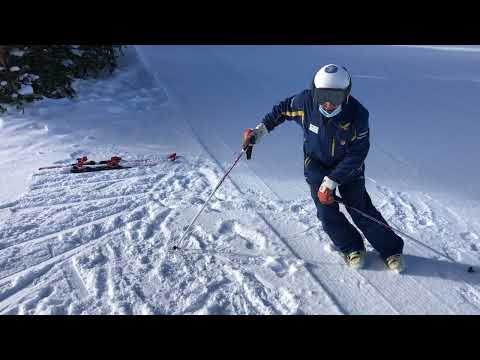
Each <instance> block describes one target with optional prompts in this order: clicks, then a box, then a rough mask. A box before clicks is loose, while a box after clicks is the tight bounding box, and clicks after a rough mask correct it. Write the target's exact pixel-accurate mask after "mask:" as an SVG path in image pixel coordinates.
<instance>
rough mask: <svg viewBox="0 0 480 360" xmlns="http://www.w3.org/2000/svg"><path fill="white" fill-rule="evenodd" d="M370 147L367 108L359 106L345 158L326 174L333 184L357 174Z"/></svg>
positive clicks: (345, 180)
mask: <svg viewBox="0 0 480 360" xmlns="http://www.w3.org/2000/svg"><path fill="white" fill-rule="evenodd" d="M369 149H370V131H369V125H368V110H367V109H365V108H364V107H361V108H360V109H359V110H358V113H357V119H356V120H355V130H354V135H353V137H352V139H351V140H350V144H349V147H348V149H347V151H346V154H345V158H344V159H343V160H342V161H341V162H340V163H339V164H338V165H337V166H336V167H335V169H334V170H333V171H332V172H331V173H330V174H329V175H328V178H329V179H330V180H331V181H332V182H333V185H338V184H343V183H345V182H347V181H348V180H350V179H352V178H353V177H355V176H357V175H358V174H359V173H360V171H361V169H362V166H363V163H364V161H365V159H366V157H367V154H368V150H369Z"/></svg>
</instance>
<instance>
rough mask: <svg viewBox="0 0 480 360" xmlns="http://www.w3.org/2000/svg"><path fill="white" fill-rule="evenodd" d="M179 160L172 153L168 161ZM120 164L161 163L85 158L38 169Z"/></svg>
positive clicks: (150, 160) (156, 160)
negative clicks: (71, 162)
mask: <svg viewBox="0 0 480 360" xmlns="http://www.w3.org/2000/svg"><path fill="white" fill-rule="evenodd" d="M176 158H177V154H176V153H171V154H168V156H167V159H168V160H170V161H175V160H176ZM112 162H113V163H114V164H120V162H121V165H122V166H124V165H125V166H130V164H131V165H137V164H142V163H152V164H153V163H155V164H158V163H159V162H160V161H159V160H158V159H155V160H154V159H137V160H124V159H122V158H121V157H119V156H112V158H111V159H110V160H101V161H98V162H96V161H94V160H88V158H87V157H86V156H83V157H81V158H78V159H77V162H76V163H75V164H63V165H52V166H44V167H40V168H38V170H49V169H63V168H68V167H78V168H80V167H83V166H95V167H96V166H104V165H108V164H112Z"/></svg>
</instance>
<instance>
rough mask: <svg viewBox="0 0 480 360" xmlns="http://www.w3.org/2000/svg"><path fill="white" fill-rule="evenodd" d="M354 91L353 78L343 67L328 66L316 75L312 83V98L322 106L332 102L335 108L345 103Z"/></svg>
mask: <svg viewBox="0 0 480 360" xmlns="http://www.w3.org/2000/svg"><path fill="white" fill-rule="evenodd" d="M351 89H352V78H351V77H350V74H349V73H348V70H347V69H346V68H345V67H343V66H338V65H335V64H328V65H325V66H324V67H322V68H321V69H320V70H318V71H317V73H316V74H315V76H314V78H313V81H312V96H313V99H314V101H315V102H316V103H317V104H318V105H320V104H322V103H325V102H327V101H328V102H331V103H332V104H334V105H335V106H340V105H342V104H343V103H345V102H346V101H347V99H348V96H349V95H350V91H351Z"/></svg>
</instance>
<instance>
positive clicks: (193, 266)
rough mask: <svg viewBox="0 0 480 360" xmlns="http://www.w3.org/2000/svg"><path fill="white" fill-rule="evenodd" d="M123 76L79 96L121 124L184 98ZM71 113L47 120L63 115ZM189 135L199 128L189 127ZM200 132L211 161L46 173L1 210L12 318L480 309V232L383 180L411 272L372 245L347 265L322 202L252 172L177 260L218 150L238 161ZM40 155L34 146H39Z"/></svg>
mask: <svg viewBox="0 0 480 360" xmlns="http://www.w3.org/2000/svg"><path fill="white" fill-rule="evenodd" d="M139 74H140V75H141V72H140V73H139ZM140 75H138V74H137V75H135V76H140ZM117 81H120V82H123V85H122V86H121V87H118V84H117V85H114V84H112V85H108V81H106V82H105V84H106V85H105V86H103V87H100V89H99V90H96V91H85V89H87V90H88V89H89V85H88V84H86V83H81V84H84V85H81V84H80V88H84V94H85V95H84V97H83V98H82V99H83V100H82V102H83V103H84V104H85V105H88V106H98V104H99V103H102V104H103V105H102V107H105V104H107V105H106V108H105V109H106V111H107V112H108V113H109V114H111V116H112V117H113V119H114V120H112V121H114V122H115V121H116V122H117V123H118V124H119V125H122V122H124V121H125V120H122V118H121V117H120V115H121V114H123V113H129V112H132V111H134V113H132V114H136V113H141V112H143V111H149V110H150V109H153V108H154V106H155V103H156V102H159V103H160V104H164V105H161V106H166V105H165V104H166V102H167V99H168V100H169V101H170V100H171V99H170V98H169V96H167V92H166V91H162V89H159V88H157V87H155V89H157V90H156V91H154V95H151V94H150V92H149V90H148V89H145V88H141V89H140V90H139V89H129V88H128V86H129V85H128V84H130V83H132V84H134V83H135V82H132V81H129V78H128V76H127V77H125V78H122V77H120V80H117ZM115 86H116V87H115ZM152 86H154V85H152ZM163 90H164V89H163ZM114 93H115V98H114V97H113V94H114ZM65 107H66V108H67V109H70V108H73V105H69V103H68V102H65ZM64 110H65V109H63V110H56V108H41V107H40V108H39V109H38V110H37V112H38V113H39V114H40V115H41V114H43V115H52V116H53V115H55V113H56V112H60V111H64ZM156 110H158V108H156ZM158 111H160V110H158ZM159 113H160V112H159ZM129 114H130V113H129ZM116 115H119V117H118V118H115V116H116ZM115 119H116V120H115ZM0 120H1V128H2V131H6V132H8V133H9V134H13V133H20V134H21V133H22V132H29V133H31V132H35V133H38V134H41V133H42V134H43V133H45V132H47V133H50V134H51V135H52V136H58V137H62V136H67V135H68V134H69V132H70V130H69V128H68V126H67V124H63V125H62V124H59V125H58V126H57V127H56V128H49V127H48V126H47V125H43V124H41V125H39V124H37V123H35V122H31V121H24V122H19V123H18V124H12V123H9V122H5V121H3V120H2V119H0ZM165 121H167V120H165ZM61 125H62V126H61ZM179 126H180V125H179ZM182 126H184V128H187V129H188V128H190V129H193V127H192V126H191V125H190V124H189V123H188V121H187V120H186V124H184V125H182ZM165 128H166V126H165ZM179 129H180V128H179ZM182 131H183V128H182ZM192 131H193V130H192ZM178 132H179V133H181V131H180V130H178ZM193 137H194V138H195V139H194V141H195V142H196V143H198V144H199V148H200V149H202V150H203V153H202V154H200V155H199V154H198V153H195V156H194V155H193V154H194V153H193V152H192V153H185V154H183V156H182V157H180V158H179V159H177V161H175V162H167V161H163V162H160V163H159V164H158V165H157V166H153V167H145V168H132V169H126V170H122V171H108V172H98V173H85V174H70V173H69V172H68V171H65V170H62V169H60V170H48V171H39V172H36V173H35V174H33V176H32V177H31V182H30V184H29V189H28V191H26V192H25V193H24V194H23V195H22V196H20V197H19V198H18V199H16V200H14V201H10V202H7V203H4V204H1V205H0V209H1V210H2V212H3V217H2V220H4V221H2V222H1V223H0V314H479V313H480V279H479V275H478V272H474V273H471V274H470V273H467V272H466V268H467V267H468V265H473V266H474V267H478V266H479V263H480V251H479V248H480V244H479V243H478V241H479V239H480V227H479V226H478V223H474V222H471V221H465V220H463V219H462V217H461V216H458V215H457V214H455V213H454V212H453V211H452V210H450V209H449V208H448V207H446V206H444V205H443V204H442V203H440V202H439V201H436V200H435V199H434V198H433V197H431V196H430V195H428V194H423V193H404V192H395V191H393V190H392V189H390V188H388V187H387V186H386V185H382V184H378V183H376V182H375V181H374V180H373V179H371V180H372V183H368V186H369V190H371V191H370V192H371V194H372V200H373V201H374V203H375V204H376V205H377V207H378V208H379V209H380V211H381V212H382V214H383V215H384V217H385V219H386V220H387V221H388V222H389V223H390V224H391V225H393V226H395V227H397V228H399V229H401V230H403V231H405V232H407V233H408V234H411V235H412V236H413V237H415V238H416V239H418V241H412V240H410V239H407V238H404V240H405V254H406V261H407V271H406V273H405V274H403V275H394V274H391V273H389V272H387V271H386V270H385V267H384V265H383V263H382V262H381V260H380V259H379V257H378V255H377V254H376V253H375V252H374V251H372V249H371V247H369V245H368V243H367V249H368V250H369V252H368V256H367V264H366V268H365V269H362V270H351V269H348V268H347V267H346V266H345V264H344V262H343V259H342V258H341V256H340V255H339V254H338V253H337V252H336V251H335V250H334V249H333V248H332V246H331V243H330V240H329V239H328V237H327V235H326V234H325V233H324V232H323V231H322V228H321V225H320V224H319V222H318V220H317V219H316V217H315V209H314V205H313V203H312V201H311V200H310V198H308V197H305V198H299V199H296V200H294V201H287V200H284V199H282V198H281V196H280V195H279V194H277V193H275V192H274V191H273V190H272V188H273V187H271V186H269V183H268V181H267V180H266V179H262V178H261V177H259V176H257V175H256V174H255V173H254V172H253V171H251V170H250V169H249V168H248V166H246V165H245V164H242V163H241V164H242V165H241V167H242V169H241V170H243V171H242V172H240V169H239V168H236V169H234V171H233V172H232V174H231V175H230V177H229V178H227V180H226V181H225V183H224V184H223V185H222V187H221V188H220V189H219V190H218V192H217V193H216V194H215V196H214V197H213V198H212V200H211V202H210V204H209V205H208V206H207V208H206V210H205V211H204V213H203V214H202V215H201V216H200V217H199V219H198V221H197V223H196V225H195V226H194V227H193V229H192V232H191V234H190V235H189V236H188V237H187V238H186V239H185V241H184V243H183V244H182V250H180V251H172V250H171V246H172V245H174V244H176V241H178V239H179V238H180V236H181V235H182V233H183V229H184V227H185V226H186V224H188V223H189V222H190V220H191V218H192V217H193V216H194V215H195V214H196V212H197V211H198V209H199V208H200V207H201V206H202V205H203V204H204V201H205V199H207V198H208V196H209V195H210V192H211V191H212V190H213V188H214V187H215V185H216V184H217V182H218V181H219V179H220V178H221V176H222V175H223V171H224V170H225V169H226V168H227V166H228V165H229V164H224V163H223V162H222V161H221V160H220V159H219V158H217V157H216V156H215V155H214V152H213V151H212V150H211V149H214V148H222V149H224V150H225V152H226V153H232V154H233V151H232V149H229V148H228V146H227V145H226V144H225V143H224V142H223V141H222V140H221V139H215V138H213V140H212V139H208V140H209V141H208V145H207V142H206V141H204V139H202V137H201V136H200V135H199V134H196V133H195V132H194V131H193ZM85 139H86V140H88V141H93V140H94V137H92V136H91V135H88V136H86V137H85ZM29 146H32V148H31V150H30V151H33V149H34V148H35V145H34V144H33V143H32V144H30V145H29ZM72 147H73V148H74V149H75V150H71V152H70V153H69V155H70V158H66V159H65V160H61V161H60V160H59V161H58V163H65V162H69V161H72V159H74V158H75V157H78V156H81V155H83V154H85V153H86V151H85V149H86V148H90V147H88V146H87V145H85V144H77V143H75V144H74V145H73V146H72ZM97 150H99V151H98V152H101V153H106V154H108V153H109V151H110V150H111V149H110V148H108V147H106V148H100V147H98V148H97ZM133 155H135V154H133ZM154 155H155V154H154V153H152V154H149V153H144V154H143V156H145V157H146V158H148V157H149V156H150V157H152V156H154ZM205 155H206V156H205ZM232 158H233V156H232ZM390 158H391V159H392V161H394V162H402V161H401V160H399V159H397V158H394V157H390ZM402 165H403V166H405V164H404V163H403V162H402ZM407 165H408V164H407ZM239 167H240V166H239ZM303 186H306V185H303ZM254 189H255V190H254Z"/></svg>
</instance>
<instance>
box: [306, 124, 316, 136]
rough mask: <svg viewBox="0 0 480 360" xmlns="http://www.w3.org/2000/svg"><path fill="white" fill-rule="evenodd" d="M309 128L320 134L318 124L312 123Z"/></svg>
mask: <svg viewBox="0 0 480 360" xmlns="http://www.w3.org/2000/svg"><path fill="white" fill-rule="evenodd" d="M308 130H310V131H311V132H313V133H315V134H318V126H315V125H313V124H310V126H309V127H308Z"/></svg>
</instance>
